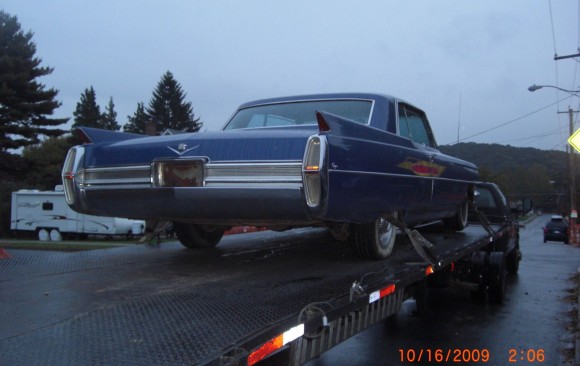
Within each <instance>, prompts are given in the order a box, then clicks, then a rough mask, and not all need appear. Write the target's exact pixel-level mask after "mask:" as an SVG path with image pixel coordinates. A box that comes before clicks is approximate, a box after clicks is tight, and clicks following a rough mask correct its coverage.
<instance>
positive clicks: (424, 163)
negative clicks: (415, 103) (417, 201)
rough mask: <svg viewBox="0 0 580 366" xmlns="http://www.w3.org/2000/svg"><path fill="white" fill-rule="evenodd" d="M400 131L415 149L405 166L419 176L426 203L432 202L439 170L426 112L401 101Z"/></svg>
mask: <svg viewBox="0 0 580 366" xmlns="http://www.w3.org/2000/svg"><path fill="white" fill-rule="evenodd" d="M398 112H399V116H398V117H399V119H398V133H399V135H400V136H402V137H406V138H408V139H410V140H411V141H412V142H413V145H414V146H415V149H414V151H409V155H408V156H407V157H406V161H405V162H404V163H403V164H400V165H399V166H404V167H406V168H407V169H408V170H410V171H411V173H412V174H413V175H414V176H415V177H416V178H417V179H415V180H414V181H415V184H416V186H417V189H418V190H420V191H421V192H423V197H424V199H425V200H426V201H425V203H430V202H431V200H432V195H433V184H434V183H433V176H434V175H437V174H438V172H437V171H436V170H434V167H433V162H432V159H433V156H434V154H435V152H436V151H437V150H436V149H435V148H434V146H435V141H434V139H433V134H432V132H431V129H430V128H429V124H428V122H427V119H426V117H425V114H424V113H423V112H422V111H420V110H419V109H417V108H414V107H412V106H410V105H407V104H404V103H399V106H398Z"/></svg>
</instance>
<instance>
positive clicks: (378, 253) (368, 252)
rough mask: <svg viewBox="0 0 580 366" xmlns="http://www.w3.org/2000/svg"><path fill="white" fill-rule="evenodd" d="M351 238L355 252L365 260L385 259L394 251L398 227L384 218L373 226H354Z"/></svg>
mask: <svg viewBox="0 0 580 366" xmlns="http://www.w3.org/2000/svg"><path fill="white" fill-rule="evenodd" d="M352 227H353V229H352V230H353V232H352V235H350V236H349V240H350V245H351V247H352V248H353V250H354V252H355V253H356V254H357V255H358V256H359V257H361V258H365V259H376V260H378V259H385V258H387V257H388V256H389V255H390V254H391V252H392V251H393V247H394V246H395V239H396V238H397V227H396V226H395V225H393V224H391V223H390V222H388V221H387V220H385V219H383V218H382V217H381V218H379V219H377V220H376V221H375V222H374V223H371V224H358V225H352Z"/></svg>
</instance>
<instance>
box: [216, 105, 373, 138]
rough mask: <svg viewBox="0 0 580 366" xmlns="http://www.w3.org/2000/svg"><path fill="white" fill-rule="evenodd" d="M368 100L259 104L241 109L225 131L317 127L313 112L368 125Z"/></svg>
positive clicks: (369, 109)
mask: <svg viewBox="0 0 580 366" xmlns="http://www.w3.org/2000/svg"><path fill="white" fill-rule="evenodd" d="M372 105H373V103H372V101H370V100H348V99H345V100H316V101H303V102H288V103H276V104H266V105H259V106H255V107H248V108H244V109H240V110H239V111H238V112H237V113H236V114H235V115H234V116H233V117H232V119H231V120H230V122H228V124H227V125H226V126H225V127H224V130H237V129H244V128H263V127H281V126H300V125H314V124H316V112H328V113H332V114H336V115H338V116H341V117H344V118H346V119H349V120H352V121H355V122H358V123H361V124H368V123H369V119H370V115H371V109H372Z"/></svg>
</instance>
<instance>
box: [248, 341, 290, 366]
mask: <svg viewBox="0 0 580 366" xmlns="http://www.w3.org/2000/svg"><path fill="white" fill-rule="evenodd" d="M283 342H284V336H283V335H282V334H281V335H279V336H278V337H276V338H273V339H271V340H269V341H268V342H266V343H264V344H263V345H262V346H261V347H260V348H258V349H257V350H255V351H254V352H252V353H250V355H249V356H248V366H252V365H255V364H256V363H258V362H260V361H262V360H263V359H264V358H266V357H268V356H269V355H271V354H272V353H274V352H276V351H277V350H279V349H280V348H282V346H283Z"/></svg>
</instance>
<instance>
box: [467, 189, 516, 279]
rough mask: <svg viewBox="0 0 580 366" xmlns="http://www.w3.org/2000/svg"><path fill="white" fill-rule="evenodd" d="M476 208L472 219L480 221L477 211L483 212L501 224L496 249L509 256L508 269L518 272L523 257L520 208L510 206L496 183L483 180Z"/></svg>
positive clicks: (476, 194)
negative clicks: (518, 217) (519, 220)
mask: <svg viewBox="0 0 580 366" xmlns="http://www.w3.org/2000/svg"><path fill="white" fill-rule="evenodd" d="M474 206H475V207H474V208H475V210H474V211H473V212H472V213H471V214H470V221H473V222H478V221H480V219H479V217H478V214H477V211H479V212H480V213H482V214H483V217H484V218H485V219H487V221H488V222H489V223H490V224H496V225H501V226H502V230H500V231H499V233H498V235H497V237H496V238H495V239H494V241H495V250H497V251H501V252H504V254H505V255H506V256H507V270H508V272H509V273H512V274H514V273H517V272H518V269H519V262H520V259H521V252H520V232H519V228H520V224H519V222H518V219H517V216H518V215H519V214H520V213H521V211H520V210H518V209H512V208H511V207H510V203H509V200H508V199H507V197H506V196H505V195H504V194H503V192H502V191H501V190H500V188H499V187H498V186H497V184H495V183H489V182H482V183H478V184H477V185H476V187H475V205H474Z"/></svg>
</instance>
